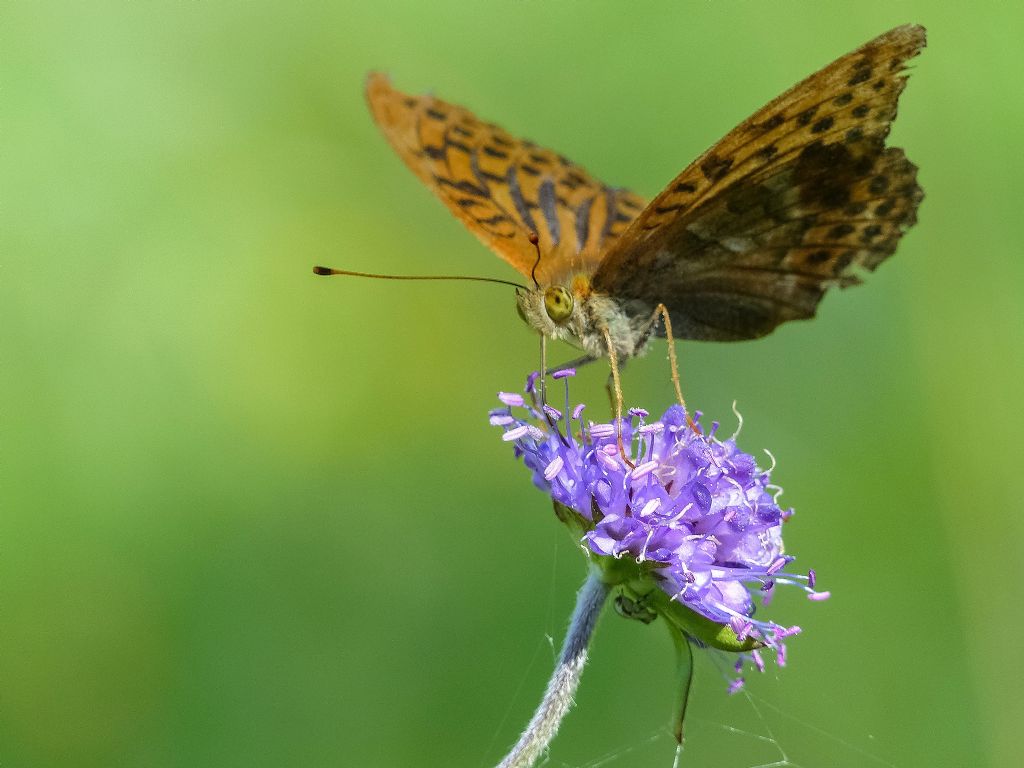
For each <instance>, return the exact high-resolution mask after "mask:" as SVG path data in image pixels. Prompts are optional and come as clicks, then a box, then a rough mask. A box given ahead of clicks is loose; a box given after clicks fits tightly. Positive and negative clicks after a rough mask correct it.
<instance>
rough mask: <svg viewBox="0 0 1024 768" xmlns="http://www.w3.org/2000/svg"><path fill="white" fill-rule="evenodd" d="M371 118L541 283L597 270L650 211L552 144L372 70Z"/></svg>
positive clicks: (476, 227)
mask: <svg viewBox="0 0 1024 768" xmlns="http://www.w3.org/2000/svg"><path fill="white" fill-rule="evenodd" d="M366 95H367V100H368V101H369V104H370V109H371V111H372V113H373V116H374V119H375V120H376V122H377V124H378V125H379V126H380V128H381V130H382V131H383V133H384V135H385V136H386V137H387V138H388V141H390V142H391V145H392V146H393V147H394V148H395V150H396V151H397V152H398V154H399V156H401V158H402V159H403V160H404V161H405V163H406V165H408V166H409V168H410V169H412V171H413V172H414V173H415V174H416V175H417V176H419V178H420V179H421V180H422V181H423V183H424V184H426V185H427V186H428V187H429V188H430V189H431V190H433V191H434V193H435V194H436V195H437V196H438V197H439V198H440V199H441V200H442V202H444V203H445V205H447V206H448V208H449V209H450V210H451V211H452V213H453V214H455V216H456V217H458V219H459V220H460V221H462V223H463V224H465V225H466V227H467V228H468V229H469V230H470V231H471V232H473V234H475V235H476V236H477V237H479V238H480V240H482V241H483V242H484V244H486V245H487V246H489V247H490V248H492V249H493V250H494V251H495V252H496V253H497V254H498V255H499V256H501V258H503V259H504V260H505V261H507V262H508V263H509V264H511V265H512V266H513V267H515V268H516V269H517V270H519V272H521V273H522V274H524V275H526V276H530V275H531V271H532V269H533V266H534V264H535V262H536V260H537V255H536V251H535V250H534V247H533V245H532V244H531V243H530V241H529V235H530V233H531V232H535V233H536V234H537V236H538V238H539V240H540V243H539V245H540V248H541V253H542V254H543V259H542V260H541V263H540V265H539V267H538V269H537V278H538V279H539V280H540V281H541V282H550V281H552V280H555V279H559V278H563V277H565V276H566V275H568V274H570V273H571V272H573V271H583V272H592V271H593V269H594V268H595V267H596V266H597V263H598V262H599V260H600V258H601V255H602V254H603V253H604V252H605V251H607V249H608V247H609V246H610V245H611V243H613V242H614V241H615V239H616V238H617V237H618V236H619V235H620V234H621V233H622V232H623V231H625V229H626V227H627V226H628V225H629V223H630V222H631V221H632V220H633V218H634V217H635V216H636V215H637V214H638V213H639V212H640V211H641V210H642V209H643V208H644V205H645V201H644V200H643V199H642V198H640V197H638V196H637V195H635V194H633V193H632V192H629V191H628V190H624V189H615V188H611V187H608V186H607V185H605V184H602V183H601V182H600V181H598V180H596V179H595V178H594V177H593V176H591V175H590V174H589V173H587V172H586V171H585V170H584V169H583V168H581V167H580V166H578V165H576V164H574V163H572V162H571V161H569V160H568V159H566V158H565V157H563V156H561V155H558V154H556V153H555V152H552V151H551V150H548V149H544V148H542V147H538V146H537V145H535V144H533V143H532V142H529V141H525V140H522V139H517V138H516V137H514V136H512V135H510V134H509V133H507V132H506V131H504V130H503V129H501V128H500V127H498V126H496V125H494V124H492V123H485V122H483V121H481V120H480V119H479V118H477V117H476V116H474V115H473V114H472V113H471V112H469V111H468V110H466V109H463V108H462V107H458V106H455V105H453V104H449V103H447V102H444V101H441V100H440V99H436V98H433V97H431V96H411V95H409V94H405V93H402V92H400V91H397V90H395V89H394V88H392V87H391V85H390V84H389V83H388V80H387V78H386V77H384V76H383V75H380V74H371V75H370V77H369V79H368V81H367V87H366Z"/></svg>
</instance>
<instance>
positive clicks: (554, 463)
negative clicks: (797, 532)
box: [490, 371, 828, 669]
mask: <svg viewBox="0 0 1024 768" xmlns="http://www.w3.org/2000/svg"><path fill="white" fill-rule="evenodd" d="M572 373H574V372H572V371H569V372H566V373H565V374H563V375H561V376H559V375H558V374H556V378H559V377H560V378H564V379H565V382H566V384H565V407H564V410H560V409H558V408H555V407H553V406H552V405H550V404H541V403H540V402H539V399H538V396H537V392H536V388H535V381H536V377H535V376H531V378H530V379H528V380H527V387H526V394H527V397H526V398H524V397H523V396H522V395H519V394H517V393H501V394H499V398H500V400H501V402H502V403H503V404H504V406H505V407H504V408H501V409H497V410H494V411H492V412H491V415H490V420H491V423H492V424H493V425H495V426H500V427H502V428H503V429H504V434H503V436H502V437H503V439H504V440H505V441H507V442H511V443H513V445H514V446H515V454H516V456H517V457H522V459H523V462H524V463H525V464H526V466H527V467H528V468H529V469H530V470H531V471H532V472H533V482H534V485H536V486H537V487H538V488H540V489H541V490H543V491H545V492H547V493H549V494H550V495H551V497H552V499H554V501H555V508H556V511H557V512H559V515H560V517H562V519H563V520H564V521H566V522H568V523H570V524H571V526H572V527H573V528H575V529H576V531H577V532H578V533H579V534H580V537H581V544H582V545H583V546H584V548H585V549H586V550H587V551H588V552H589V554H590V556H591V558H592V559H593V560H594V561H595V563H596V564H597V565H598V566H599V567H601V568H602V569H603V570H604V571H605V574H606V578H607V579H608V580H609V581H613V582H615V583H618V584H622V585H623V586H624V588H625V590H626V591H627V592H628V593H629V596H630V598H631V599H632V598H635V599H638V600H641V601H643V602H644V603H645V604H647V605H649V606H650V607H651V608H653V610H654V611H655V612H656V613H659V614H661V615H664V616H666V618H667V619H668V620H669V621H673V622H674V623H675V624H676V625H677V626H678V627H679V629H680V630H681V631H683V632H684V633H685V634H687V635H688V636H690V637H691V638H694V639H696V640H699V641H701V642H705V643H709V644H712V645H716V646H718V647H722V648H727V649H729V650H734V651H739V652H750V651H752V653H750V654H749V656H748V657H749V659H750V660H751V661H752V662H753V663H754V664H755V666H757V667H758V668H759V669H760V668H763V662H762V660H761V656H760V655H759V654H758V652H757V650H756V649H757V648H759V647H763V646H767V647H769V648H772V649H773V650H775V651H776V658H777V660H778V662H779V664H780V665H781V664H784V663H785V647H784V644H783V640H784V638H786V637H788V636H789V635H793V634H796V633H798V632H799V631H800V628H799V627H784V626H782V625H780V624H777V623H775V622H774V621H771V620H763V619H755V618H754V608H755V605H754V603H755V598H757V599H759V601H760V602H761V603H762V604H767V603H768V602H769V601H770V599H771V596H772V594H773V592H774V590H775V587H776V586H777V585H779V584H787V585H789V584H793V585H798V586H800V587H801V588H803V589H804V590H805V591H806V592H807V593H808V597H810V598H811V599H815V600H821V599H824V598H826V597H828V593H827V592H817V591H815V589H814V581H815V577H814V572H813V571H811V572H810V573H809V574H807V575H803V574H798V573H793V572H790V570H789V569H788V566H789V565H790V563H791V562H792V561H793V559H794V558H793V557H792V556H790V555H787V554H785V553H784V549H783V544H782V523H783V522H784V521H785V520H787V519H788V518H789V517H790V516H791V515H792V514H793V511H792V510H791V509H788V510H783V509H782V508H780V507H779V505H778V503H777V500H778V496H779V494H780V493H781V488H779V487H778V486H774V485H771V483H770V474H771V469H767V470H764V469H761V468H760V467H758V465H757V462H756V461H755V460H754V457H753V456H751V455H750V454H747V453H744V452H743V451H741V450H740V449H739V448H738V447H737V446H736V441H735V437H736V435H733V436H732V437H730V438H728V439H726V440H721V439H719V438H718V437H716V432H717V430H718V424H717V422H716V423H713V424H712V425H711V428H710V429H709V430H705V429H704V428H703V427H702V426H701V424H700V420H701V414H700V413H699V412H697V413H695V414H694V416H693V419H692V420H691V419H690V418H689V416H688V414H687V412H686V411H685V410H684V409H683V407H682V406H679V405H673V406H672V407H670V408H669V409H668V410H667V411H665V413H664V414H663V415H662V416H661V418H659V419H657V420H654V421H652V420H650V419H649V414H648V412H647V411H644V410H642V409H636V408H634V409H631V410H630V411H629V415H628V418H624V419H623V420H622V421H621V422H620V423H619V424H615V423H604V422H601V423H594V422H589V421H587V422H585V421H584V418H583V413H584V407H583V406H582V405H577V406H576V407H575V408H571V409H570V407H569V389H568V378H569V376H570V375H572ZM620 440H621V444H620ZM620 445H621V448H625V450H626V452H627V454H628V456H624V455H623V452H622V450H621V448H620ZM769 455H770V454H769ZM772 464H773V465H774V461H773V462H772ZM682 608H685V609H689V610H688V611H686V610H681V609H682ZM694 614H695V615H696V616H694Z"/></svg>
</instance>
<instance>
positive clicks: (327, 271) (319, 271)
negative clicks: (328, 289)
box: [313, 267, 334, 275]
mask: <svg viewBox="0 0 1024 768" xmlns="http://www.w3.org/2000/svg"><path fill="white" fill-rule="evenodd" d="M313 274H314V275H333V274H334V270H333V269H331V268H330V267H313Z"/></svg>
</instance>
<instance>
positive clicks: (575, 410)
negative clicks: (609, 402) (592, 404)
mask: <svg viewBox="0 0 1024 768" xmlns="http://www.w3.org/2000/svg"><path fill="white" fill-rule="evenodd" d="M586 407H587V406H585V405H584V404H583V403H580V404H579V405H577V406H576V407H575V408H573V409H572V417H573V418H574V419H578V418H579V417H580V416H582V415H583V409H584V408H586Z"/></svg>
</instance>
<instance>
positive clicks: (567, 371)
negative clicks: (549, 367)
mask: <svg viewBox="0 0 1024 768" xmlns="http://www.w3.org/2000/svg"><path fill="white" fill-rule="evenodd" d="M575 375H576V369H575V368H563V369H561V370H560V371H555V372H554V373H552V374H551V378H552V379H564V378H565V377H567V376H575Z"/></svg>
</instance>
